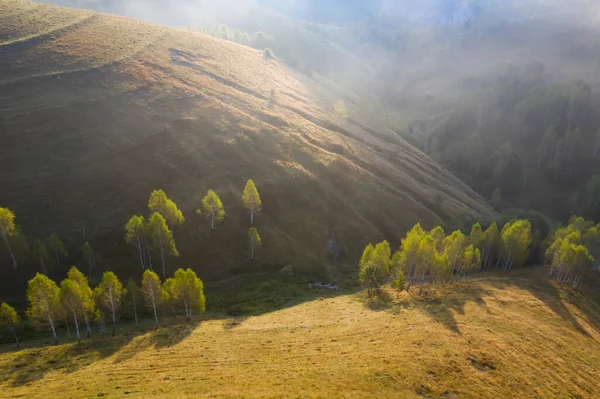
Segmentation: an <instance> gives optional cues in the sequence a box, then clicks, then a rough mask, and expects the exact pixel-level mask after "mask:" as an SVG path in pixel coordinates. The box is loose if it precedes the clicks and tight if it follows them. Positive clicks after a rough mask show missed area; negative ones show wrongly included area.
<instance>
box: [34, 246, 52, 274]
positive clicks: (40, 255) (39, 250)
mask: <svg viewBox="0 0 600 399" xmlns="http://www.w3.org/2000/svg"><path fill="white" fill-rule="evenodd" d="M33 257H34V258H35V259H36V261H38V262H40V268H41V269H42V273H44V274H45V275H48V270H47V268H46V262H48V261H50V259H52V258H50V253H49V252H48V248H46V245H44V243H43V242H42V241H40V240H35V241H34V242H33Z"/></svg>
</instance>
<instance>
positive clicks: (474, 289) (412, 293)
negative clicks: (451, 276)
mask: <svg viewBox="0 0 600 399" xmlns="http://www.w3.org/2000/svg"><path fill="white" fill-rule="evenodd" d="M418 292H419V288H418V287H415V286H413V287H411V289H410V290H409V291H408V292H406V291H405V292H402V293H401V294H400V297H399V298H398V296H397V295H396V294H391V293H390V292H388V291H382V294H383V295H382V296H383V297H384V299H383V300H375V301H374V300H370V301H369V302H367V304H366V306H367V307H368V308H369V309H371V310H373V311H392V312H400V311H401V310H403V309H416V310H419V311H421V312H423V313H425V314H427V315H428V316H429V317H430V318H431V319H433V320H434V321H436V322H438V323H440V324H442V325H444V326H445V327H446V328H447V329H448V330H450V331H452V332H454V333H456V334H459V335H462V332H461V331H460V328H459V326H458V322H457V321H456V317H455V316H454V314H455V313H459V314H461V315H464V314H465V306H466V305H467V304H468V303H471V302H473V303H476V304H478V305H480V306H486V304H485V299H484V298H485V297H490V296H491V297H493V296H494V295H493V293H492V292H491V291H490V290H488V289H485V288H484V287H482V286H481V285H480V284H473V283H472V281H469V280H467V281H466V282H465V281H458V282H455V283H453V284H451V285H450V284H443V285H436V286H435V287H432V286H430V285H426V286H425V287H424V288H423V292H422V295H418Z"/></svg>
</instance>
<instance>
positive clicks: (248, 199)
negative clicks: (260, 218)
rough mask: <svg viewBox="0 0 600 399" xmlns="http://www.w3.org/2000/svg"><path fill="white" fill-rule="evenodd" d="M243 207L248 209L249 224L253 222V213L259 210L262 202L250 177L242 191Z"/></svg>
mask: <svg viewBox="0 0 600 399" xmlns="http://www.w3.org/2000/svg"><path fill="white" fill-rule="evenodd" d="M242 202H243V203H244V207H245V208H246V209H248V210H249V211H250V224H254V214H255V213H258V212H260V209H261V206H262V202H261V200H260V195H259V194H258V190H257V189H256V185H255V184H254V181H253V180H252V179H250V180H248V182H247V183H246V186H245V187H244V192H243V193H242Z"/></svg>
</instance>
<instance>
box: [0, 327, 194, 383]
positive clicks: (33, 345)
mask: <svg viewBox="0 0 600 399" xmlns="http://www.w3.org/2000/svg"><path fill="white" fill-rule="evenodd" d="M177 322H178V319H175V320H168V321H167V323H172V324H171V325H163V326H161V327H159V328H158V329H153V328H152V327H151V326H152V324H151V321H150V320H148V321H144V323H143V324H142V328H141V329H136V328H135V327H133V326H132V325H125V326H123V328H119V329H118V332H117V335H116V336H115V337H111V336H110V335H108V336H107V335H105V336H104V337H100V336H99V335H97V336H92V338H91V339H82V341H81V342H79V343H77V342H69V343H62V344H59V345H51V344H50V342H49V341H48V340H38V341H36V342H28V343H25V345H24V348H23V349H22V350H20V351H19V352H16V356H15V357H14V358H13V359H12V360H11V361H10V363H6V364H5V365H4V366H3V367H0V379H1V380H3V381H11V385H12V386H21V385H25V384H28V383H31V382H33V381H37V380H41V379H43V378H44V376H45V375H46V373H48V372H51V371H61V372H63V373H65V374H69V373H73V372H75V371H77V370H80V369H81V368H84V367H86V366H89V365H91V364H92V363H94V362H97V361H100V360H103V359H106V358H109V357H111V356H113V355H115V354H116V355H117V356H116V358H115V360H114V362H115V363H120V362H122V361H125V360H127V359H130V358H132V357H134V356H135V355H136V354H137V353H139V352H140V351H142V350H145V349H147V348H149V347H155V348H157V349H161V348H166V347H171V346H174V345H177V344H178V343H180V342H181V341H183V340H185V339H186V338H187V337H189V336H190V335H191V333H192V331H193V330H194V329H195V328H196V327H198V326H199V325H200V321H191V322H188V323H185V321H183V322H182V324H174V323H177ZM14 351H15V349H13V348H11V349H10V350H8V348H6V349H4V352H5V353H6V354H8V353H9V352H14Z"/></svg>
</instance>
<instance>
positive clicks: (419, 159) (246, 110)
mask: <svg viewBox="0 0 600 399" xmlns="http://www.w3.org/2000/svg"><path fill="white" fill-rule="evenodd" d="M295 75H296V76H295ZM333 87H335V85H332V84H328V83H326V80H325V79H320V80H316V79H311V78H308V77H306V76H304V75H299V74H296V73H295V72H294V71H292V70H289V69H287V68H286V67H284V66H283V65H281V64H279V63H278V62H277V61H274V60H268V59H266V58H265V57H264V56H263V53H262V52H260V51H257V50H254V49H251V48H249V47H245V46H239V45H236V44H233V43H230V42H226V41H223V40H218V39H215V38H212V37H208V36H204V35H201V34H197V33H191V32H186V31H180V30H175V29H170V28H166V27H163V26H157V25H151V24H148V23H143V22H139V21H135V20H132V19H127V18H121V17H114V16H108V15H103V14H99V13H96V12H93V11H87V10H75V9H67V8H60V7H55V6H50V5H45V4H40V3H31V2H25V1H22V0H3V1H2V2H1V3H0V88H1V91H0V118H1V119H2V123H1V124H0V141H1V143H2V145H1V146H0V186H1V187H3V188H4V189H3V190H2V191H1V192H0V204H2V205H3V206H6V207H8V208H10V209H13V210H14V211H15V213H16V216H17V222H18V224H20V225H22V227H23V230H24V232H25V233H26V234H27V235H28V236H30V237H40V238H44V237H46V236H48V235H49V234H50V233H52V232H56V233H58V234H59V235H60V236H61V237H64V238H67V239H68V242H69V245H70V246H71V248H73V250H74V251H73V253H74V254H72V258H73V259H70V262H78V260H79V259H78V248H80V246H81V244H82V243H83V241H84V236H85V239H88V240H90V241H91V242H92V244H93V246H95V247H97V249H98V251H100V252H101V254H102V260H103V262H102V264H101V265H99V266H98V268H99V269H100V270H101V269H103V268H105V267H108V266H110V267H111V268H119V267H125V268H129V269H130V270H131V269H133V270H136V269H135V268H136V267H139V266H133V265H135V256H134V254H133V252H132V251H131V250H130V249H129V248H127V247H126V246H125V245H124V244H123V243H122V236H123V226H124V224H125V222H126V221H127V219H128V218H129V217H130V216H131V215H132V214H142V213H147V206H146V203H147V202H146V201H147V198H148V195H149V193H150V192H151V191H152V190H153V189H155V188H163V189H164V190H165V191H166V192H167V193H168V194H169V196H170V197H171V198H173V199H174V201H175V202H176V203H177V204H178V205H179V206H180V208H181V209H182V210H183V212H184V216H185V217H186V219H187V220H186V224H185V225H184V227H183V228H182V229H179V230H176V231H175V239H176V241H177V242H178V245H179V249H180V252H181V254H182V256H181V257H180V258H179V259H178V260H169V264H170V268H172V267H174V266H175V265H186V266H193V267H195V268H197V269H200V270H202V273H201V276H202V277H203V278H205V277H206V278H208V277H210V276H213V277H214V276H222V275H224V274H225V273H226V272H227V271H228V270H231V268H232V267H233V266H237V267H239V268H242V269H244V270H254V269H253V268H255V267H256V265H281V264H284V263H290V262H293V263H294V264H297V265H298V266H299V267H302V266H305V265H308V264H310V265H313V264H314V262H313V261H314V260H322V259H326V258H327V256H328V255H327V240H328V238H329V237H330V235H331V234H332V232H335V233H336V239H337V241H338V244H339V245H340V246H341V247H342V249H343V254H344V255H345V256H348V255H352V256H354V255H355V254H354V251H356V249H357V248H360V247H362V246H363V244H364V243H365V242H367V241H371V240H377V239H380V238H384V237H385V238H389V239H391V240H393V241H394V242H395V241H396V240H398V239H399V237H400V236H401V235H403V233H404V232H405V231H406V229H407V228H408V227H410V226H412V225H413V224H414V223H415V222H417V221H421V222H422V223H423V224H424V225H426V226H429V225H433V224H434V223H437V222H438V221H440V220H441V221H447V220H450V219H451V218H453V217H456V216H458V215H463V216H471V217H473V216H476V217H478V216H490V215H492V211H491V210H490V208H489V207H488V206H487V205H486V204H485V202H484V201H483V200H482V199H481V198H480V197H478V196H477V195H476V194H474V193H473V192H472V191H471V190H470V189H469V188H467V187H466V186H465V185H464V184H463V183H462V182H460V181H459V180H458V179H457V178H455V177H454V176H452V175H451V174H450V173H449V172H447V171H445V170H444V169H443V168H441V167H440V166H439V165H438V164H436V163H435V162H433V161H432V160H431V159H429V158H428V157H427V156H425V155H424V154H423V153H422V152H421V151H419V150H417V149H415V148H414V147H413V146H411V145H409V144H408V143H407V142H405V141H404V140H403V139H401V138H399V137H398V136H396V135H394V134H391V133H390V132H389V131H385V130H383V131H379V130H376V129H370V128H369V127H368V125H369V121H368V120H363V119H362V118H361V117H360V115H361V113H360V112H359V109H358V107H359V105H357V104H355V103H354V101H353V100H352V98H353V97H351V96H346V94H345V93H344V92H343V90H339V91H336V90H334V89H333ZM272 93H274V97H273V96H272ZM339 99H343V100H344V101H345V102H346V103H347V105H348V108H349V115H350V118H349V119H348V121H347V122H345V123H343V125H342V127H338V126H337V125H336V124H334V123H333V122H332V121H331V120H332V117H331V112H332V108H333V107H332V104H333V103H334V102H335V101H336V100H339ZM249 178H252V179H254V180H255V182H256V184H257V186H258V189H259V191H260V193H261V195H262V199H263V208H264V210H263V212H262V213H261V214H260V215H258V217H257V227H258V229H259V231H260V232H261V235H262V236H263V243H264V248H263V250H262V251H261V252H259V253H258V259H259V260H258V261H256V262H254V263H253V264H248V261H247V260H246V259H247V257H248V249H247V245H246V232H247V229H248V227H249V221H248V217H247V215H246V213H245V212H244V211H243V209H242V206H241V201H240V195H241V190H242V188H243V185H244V183H245V181H246V180H247V179H249ZM209 188H212V189H214V190H215V191H216V192H217V193H218V194H219V195H221V198H222V199H223V202H224V205H225V207H226V212H227V216H226V218H225V221H224V223H222V224H221V225H220V226H219V228H218V230H217V231H215V232H210V231H209V228H208V224H207V222H206V221H205V220H203V219H202V220H201V219H199V218H198V217H197V216H196V215H195V214H194V210H195V209H196V208H197V207H198V206H199V204H200V199H201V195H203V194H204V193H205V192H206V190H207V189H209ZM326 232H327V235H326ZM2 259H3V261H2V264H4V265H6V266H5V268H8V263H7V262H6V261H5V258H4V257H3V258H2ZM128 259H131V264H128V262H129V261H128ZM350 259H352V258H350ZM33 265H35V263H33ZM253 265H254V266H253ZM279 267H280V266H279ZM34 268H35V266H31V267H30V269H34ZM32 271H33V270H30V271H29V272H28V273H30V272H32Z"/></svg>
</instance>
